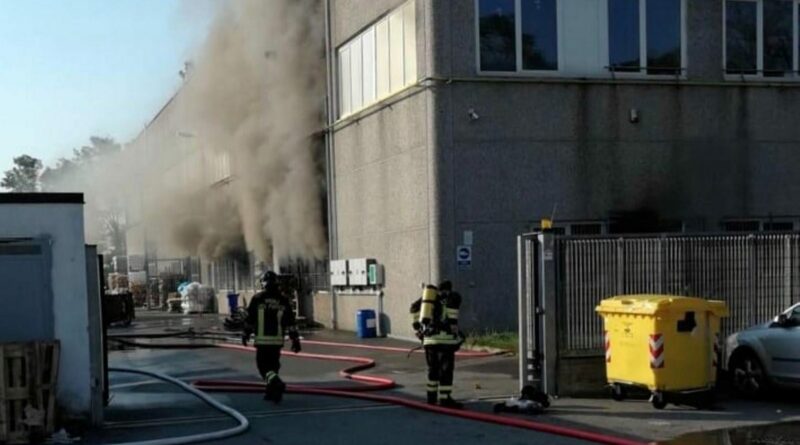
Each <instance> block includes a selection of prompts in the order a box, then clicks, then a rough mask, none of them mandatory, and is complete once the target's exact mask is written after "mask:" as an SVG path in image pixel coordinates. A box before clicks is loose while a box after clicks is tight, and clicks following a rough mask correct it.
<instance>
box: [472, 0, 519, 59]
mask: <svg viewBox="0 0 800 445" xmlns="http://www.w3.org/2000/svg"><path fill="white" fill-rule="evenodd" d="M479 3H480V8H479V10H480V12H479V20H480V25H479V28H480V42H481V43H480V53H481V56H480V57H481V70H483V71H516V70H517V49H516V45H517V37H516V36H517V32H516V18H515V17H516V7H515V6H514V3H515V2H514V0H480V2H479Z"/></svg>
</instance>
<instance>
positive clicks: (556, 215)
mask: <svg viewBox="0 0 800 445" xmlns="http://www.w3.org/2000/svg"><path fill="white" fill-rule="evenodd" d="M409 5H410V6H409ZM798 7H799V6H798V2H796V1H790V0H774V1H771V0H756V1H744V0H707V1H706V0H704V1H696V0H683V1H682V0H671V1H670V0H667V1H656V0H411V1H410V2H407V1H403V0H376V1H370V2H360V1H353V0H330V2H329V8H330V18H329V25H330V29H331V45H330V54H329V55H330V57H331V59H332V60H334V61H335V63H334V65H335V70H333V71H332V75H333V78H334V80H333V84H334V85H335V86H336V88H335V91H334V94H333V96H334V97H333V98H332V100H333V103H334V104H335V105H336V109H337V110H338V113H337V116H336V119H335V122H333V124H332V127H331V130H330V132H329V138H330V142H331V145H332V148H331V153H332V156H331V172H332V179H331V182H332V184H333V185H332V187H331V191H332V192H331V202H332V207H333V210H332V212H331V214H332V216H333V218H334V223H333V224H331V227H332V229H333V231H332V237H331V238H332V244H333V250H332V252H333V255H334V258H361V257H370V258H375V259H376V260H378V262H380V263H382V264H384V266H385V271H386V285H385V288H384V294H385V297H384V302H383V310H384V312H385V314H386V318H387V319H388V320H390V322H391V328H390V329H389V330H388V331H389V334H390V335H396V336H400V337H408V336H410V334H411V332H410V326H407V325H408V323H407V311H408V306H409V304H410V303H411V302H412V301H413V299H415V298H417V296H418V293H419V283H420V282H436V281H438V280H441V279H445V278H448V279H451V280H452V281H453V282H454V283H455V286H456V287H457V288H458V290H459V291H461V292H462V294H464V297H465V306H464V308H463V310H462V319H463V322H464V324H465V325H466V326H467V327H469V328H475V329H505V328H514V326H515V324H516V291H517V289H516V249H515V237H516V236H517V235H518V234H520V233H523V232H526V231H530V230H532V229H535V228H536V227H537V226H538V224H539V221H540V219H541V218H553V219H554V221H555V227H556V229H557V230H560V231H563V232H564V233H567V234H582V233H584V234H593V233H618V232H639V231H687V232H695V231H719V230H794V229H797V228H798V227H800V226H799V225H798V224H799V223H800V206H798V204H797V202H796V199H795V195H796V194H797V191H798V190H800V180H798V178H797V175H796V174H795V166H796V165H797V163H798V161H800V154H798V152H797V149H798V143H800V126H798V125H797V119H798V118H797V116H798V111H800V110H798V108H800V101H798V99H800V89H798V88H797V87H798V86H800V77H799V76H798V75H797V71H798V51H799V50H798V48H799V47H800V44H799V42H798V34H799V33H798ZM409 8H410V9H413V11H414V12H413V18H414V24H413V26H411V27H410V26H409V25H408V24H407V23H406V22H403V24H402V30H403V33H404V34H403V37H404V38H405V37H406V36H408V35H409V30H410V29H412V30H413V38H414V42H413V46H408V44H407V42H408V40H405V39H403V42H404V43H406V45H405V46H402V54H403V57H405V56H408V57H411V58H413V59H414V60H413V62H414V63H413V68H414V74H413V79H412V80H409V79H408V77H407V73H405V74H406V78H404V82H403V83H402V85H399V84H398V86H397V88H392V85H391V84H392V76H393V75H394V73H393V72H392V69H393V68H392V67H393V66H394V67H396V66H397V65H396V63H395V64H393V63H392V61H393V60H395V59H393V57H394V54H395V53H396V52H397V51H400V50H401V45H399V44H396V43H397V42H399V41H400V39H399V38H398V39H395V38H394V37H393V34H392V29H397V30H399V29H400V26H401V25H400V24H399V23H400V22H393V17H394V15H395V14H396V13H397V11H408V9H409ZM403 15H404V17H408V13H404V14H403ZM384 21H387V22H388V28H389V31H388V35H387V36H386V39H387V40H384V34H385V31H382V26H383V25H381V24H382V23H383V22H384ZM393 23H397V25H396V26H394V25H393ZM358 39H360V40H361V42H360V43H358V44H356V45H355V46H354V45H353V42H355V41H356V40H358ZM365 42H366V43H365ZM409 48H413V51H410V50H409ZM358 51H360V54H361V58H360V60H355V59H357V57H354V56H353V55H352V54H354V53H357V52H358ZM387 51H388V54H389V55H388V56H386V55H384V54H382V53H385V52H387ZM397 60H399V59H397ZM386 61H388V63H389V68H388V71H389V73H388V74H386V73H385V72H383V71H382V69H381V64H382V63H385V62H386ZM407 65H408V64H407V63H405V64H404V68H405V67H407ZM357 71H360V72H361V73H362V74H360V75H354V74H353V73H354V72H357ZM373 75H374V76H375V77H376V79H373V78H372V76H373ZM387 76H388V78H389V80H388V82H389V84H390V87H389V88H386V87H384V88H383V89H381V86H380V85H381V82H384V83H385V82H387V81H386V80H381V77H384V78H385V77H387ZM356 90H360V92H357V93H354V91H356ZM381 93H382V94H381ZM462 246H469V247H470V249H471V253H472V258H471V262H470V263H466V262H461V263H459V261H458V259H457V250H458V249H459V247H462ZM358 298H364V297H354V296H348V295H341V296H340V297H338V300H337V304H336V305H334V306H335V307H338V309H337V311H338V312H337V313H338V315H339V316H340V317H351V311H352V310H353V309H354V308H355V307H357V306H360V305H366V304H368V301H366V300H363V301H362V300H359V299H358Z"/></svg>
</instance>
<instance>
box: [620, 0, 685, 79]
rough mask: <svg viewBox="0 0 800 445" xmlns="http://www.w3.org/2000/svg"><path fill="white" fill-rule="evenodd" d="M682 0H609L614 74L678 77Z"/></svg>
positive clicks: (680, 62)
mask: <svg viewBox="0 0 800 445" xmlns="http://www.w3.org/2000/svg"><path fill="white" fill-rule="evenodd" d="M683 2H684V0H608V52H609V67H610V70H611V71H614V72H626V71H627V72H645V73H647V74H667V75H676V74H680V73H681V72H682V71H683V70H682V68H683V28H684V26H683Z"/></svg>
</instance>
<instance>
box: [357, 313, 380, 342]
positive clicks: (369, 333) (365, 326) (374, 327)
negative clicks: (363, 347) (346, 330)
mask: <svg viewBox="0 0 800 445" xmlns="http://www.w3.org/2000/svg"><path fill="white" fill-rule="evenodd" d="M356 335H358V337H359V338H374V337H377V336H378V320H377V319H376V318H375V311H373V310H372V309H360V310H358V311H357V312H356Z"/></svg>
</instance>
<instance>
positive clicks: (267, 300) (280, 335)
mask: <svg viewBox="0 0 800 445" xmlns="http://www.w3.org/2000/svg"><path fill="white" fill-rule="evenodd" d="M260 280H261V286H262V288H263V290H262V291H261V292H259V293H257V294H256V295H254V296H253V298H252V299H251V300H250V306H248V308H247V327H246V328H245V334H244V337H243V338H242V342H243V343H244V344H247V340H248V338H249V337H250V335H251V334H252V333H255V346H256V365H257V366H258V372H259V373H260V374H261V378H263V379H264V381H265V382H266V390H265V394H264V399H265V400H272V401H273V402H275V403H279V402H280V401H281V399H282V398H283V392H284V391H285V390H286V384H285V383H283V381H281V379H280V377H278V371H279V370H280V368H281V361H280V359H281V349H283V342H284V333H288V335H289V338H290V339H291V341H292V351H293V352H300V350H301V347H300V335H299V334H298V332H297V328H296V327H295V317H294V311H293V310H292V306H291V303H290V302H289V299H288V298H286V297H285V296H284V295H283V294H282V293H281V291H280V288H279V287H278V276H277V275H276V274H275V273H274V272H271V271H270V272H265V273H264V274H262V275H261V279H260Z"/></svg>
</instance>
